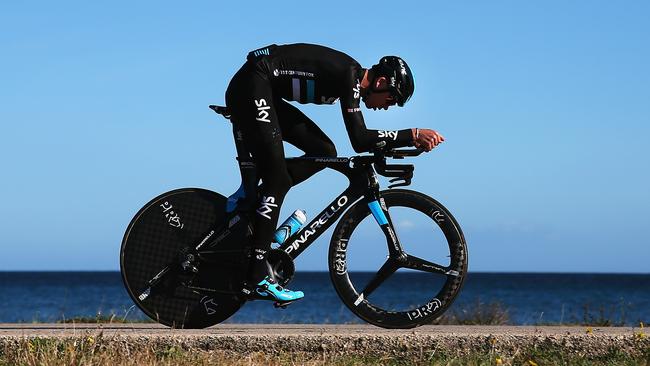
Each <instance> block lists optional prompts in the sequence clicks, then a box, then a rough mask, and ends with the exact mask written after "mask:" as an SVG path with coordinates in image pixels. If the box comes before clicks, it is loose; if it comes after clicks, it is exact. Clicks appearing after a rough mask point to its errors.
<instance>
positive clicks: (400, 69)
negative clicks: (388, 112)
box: [372, 56, 415, 107]
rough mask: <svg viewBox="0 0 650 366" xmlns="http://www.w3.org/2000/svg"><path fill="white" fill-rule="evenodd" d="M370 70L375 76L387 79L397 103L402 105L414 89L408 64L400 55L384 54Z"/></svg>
mask: <svg viewBox="0 0 650 366" xmlns="http://www.w3.org/2000/svg"><path fill="white" fill-rule="evenodd" d="M372 71H373V73H374V77H375V78H378V77H380V76H383V77H385V78H386V79H388V89H389V91H390V93H391V95H392V96H393V97H394V98H395V100H396V101H397V105H399V106H400V107H403V106H404V103H406V102H407V101H408V100H409V99H410V98H411V95H413V90H415V81H414V80H413V74H412V73H411V69H410V68H409V65H407V64H406V62H405V61H404V60H402V59H401V58H400V57H397V56H384V57H382V58H381V60H379V63H378V64H377V65H374V66H373V67H372ZM373 88H374V85H373Z"/></svg>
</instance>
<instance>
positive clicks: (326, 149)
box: [274, 98, 336, 185]
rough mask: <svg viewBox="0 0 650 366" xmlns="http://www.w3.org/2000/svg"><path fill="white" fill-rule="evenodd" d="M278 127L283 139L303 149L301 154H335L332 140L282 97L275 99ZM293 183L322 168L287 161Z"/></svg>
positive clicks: (332, 155)
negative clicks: (278, 119) (278, 120)
mask: <svg viewBox="0 0 650 366" xmlns="http://www.w3.org/2000/svg"><path fill="white" fill-rule="evenodd" d="M274 104H275V106H276V108H277V115H278V117H279V118H280V127H281V128H282V136H283V139H284V140H285V141H287V142H288V143H290V144H292V145H293V146H295V147H297V148H299V149H300V150H302V151H304V152H305V154H304V155H303V156H330V157H335V156H336V147H335V146H334V143H333V142H332V140H330V138H329V137H327V135H326V134H325V133H324V132H323V131H322V130H321V129H320V128H319V127H318V126H317V125H316V123H314V121H312V120H311V119H309V117H307V116H306V115H305V114H304V113H302V112H301V111H300V110H299V109H298V108H296V107H294V106H292V105H291V104H289V103H288V102H285V101H284V100H282V99H279V98H278V100H276V101H275V103H274ZM287 168H288V170H289V175H291V179H292V181H293V185H296V184H298V183H300V182H303V181H304V180H306V179H307V178H309V177H311V176H312V175H314V174H316V173H317V172H319V171H321V170H322V168H319V167H314V166H307V165H305V164H297V163H296V164H294V163H293V162H292V161H288V162H287Z"/></svg>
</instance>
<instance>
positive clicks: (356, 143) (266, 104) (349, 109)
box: [226, 43, 412, 281]
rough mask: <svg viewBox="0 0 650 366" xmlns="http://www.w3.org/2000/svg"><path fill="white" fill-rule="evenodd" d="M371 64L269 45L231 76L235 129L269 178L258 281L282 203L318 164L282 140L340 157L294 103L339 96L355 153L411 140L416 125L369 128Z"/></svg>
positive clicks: (259, 234)
mask: <svg viewBox="0 0 650 366" xmlns="http://www.w3.org/2000/svg"><path fill="white" fill-rule="evenodd" d="M364 72H365V70H364V69H363V68H362V67H361V65H359V63H358V62H356V61H355V60H354V59H353V58H351V57H350V56H348V55H346V54H344V53H342V52H339V51H336V50H333V49H331V48H327V47H323V46H318V45H311V44H304V43H299V44H291V45H281V46H277V45H270V46H267V47H264V48H260V49H258V50H255V51H252V52H250V53H249V54H248V57H247V61H246V63H245V64H244V65H243V66H242V67H241V69H240V70H239V71H238V72H237V73H236V74H235V76H234V77H233V78H232V80H231V81H230V84H229V85H228V89H227V91H226V104H227V105H228V107H229V109H230V112H231V114H232V117H231V120H232V121H233V125H234V126H235V128H237V129H239V130H241V131H242V132H243V139H244V142H245V145H246V147H247V148H248V149H249V150H250V152H251V155H252V157H253V159H254V161H255V165H256V167H257V171H258V175H259V177H260V178H261V179H262V187H261V196H262V202H260V206H259V208H258V209H257V214H258V215H256V218H255V222H254V227H255V233H254V236H253V247H254V248H255V249H256V251H257V252H258V253H261V254H262V256H257V259H259V260H260V261H258V262H259V263H257V264H255V265H254V266H253V267H254V268H253V269H252V273H251V280H256V281H259V280H261V279H262V278H263V277H264V275H265V268H266V267H265V266H263V265H262V264H261V262H262V261H261V259H262V257H263V254H264V253H265V251H266V250H268V249H269V248H270V243H271V236H272V234H273V231H274V230H275V227H276V226H277V222H278V215H279V213H280V207H281V205H282V202H283V200H284V196H285V195H286V193H287V191H288V190H289V188H291V186H293V185H296V184H298V183H300V182H302V181H304V180H305V179H307V178H309V177H310V176H312V175H313V174H314V173H316V172H317V171H318V169H313V168H306V167H304V166H298V165H292V164H291V163H287V162H286V161H285V156H284V148H283V146H282V141H283V140H284V141H287V142H289V143H290V144H292V145H294V146H296V147H297V148H299V149H300V150H302V151H304V152H305V156H332V157H333V156H336V148H335V147H334V144H333V143H332V141H331V140H330V139H329V138H328V137H327V135H325V133H323V131H322V130H321V129H320V128H319V127H318V126H317V125H316V124H315V123H314V122H313V121H312V120H310V119H309V118H308V117H307V116H305V115H304V114H303V113H302V112H300V111H299V110H298V109H297V108H296V107H294V106H293V105H291V104H289V103H288V102H287V101H296V102H299V103H301V104H305V103H314V104H333V103H335V102H336V100H337V99H340V101H341V102H340V103H341V111H342V113H343V120H344V122H345V127H346V130H347V132H348V135H349V137H350V141H351V143H352V147H353V148H354V150H355V151H356V152H364V151H369V150H371V149H372V148H373V147H375V145H376V144H377V143H378V142H380V141H385V142H386V143H387V146H388V147H402V146H410V145H412V137H411V130H409V129H405V130H399V131H378V130H369V129H367V128H366V125H365V123H364V121H363V115H362V114H361V109H360V106H359V102H360V89H361V88H360V80H361V79H362V77H363V74H364Z"/></svg>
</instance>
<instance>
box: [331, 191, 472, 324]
mask: <svg viewBox="0 0 650 366" xmlns="http://www.w3.org/2000/svg"><path fill="white" fill-rule="evenodd" d="M380 197H381V198H380V202H379V203H380V205H381V207H382V208H383V209H384V210H387V211H388V217H389V221H390V222H391V223H392V228H393V229H392V230H388V233H389V234H392V235H395V237H396V238H397V240H398V242H399V245H398V246H401V248H399V250H395V249H394V247H395V244H393V240H392V239H391V238H390V237H388V236H387V235H386V234H385V232H384V231H382V229H381V228H380V226H379V225H378V224H377V222H376V221H375V219H374V218H373V215H372V214H371V210H370V208H369V206H368V202H367V200H360V201H359V202H357V203H356V204H355V205H354V206H352V207H351V208H350V209H349V210H348V211H347V212H346V213H345V214H344V215H343V217H342V218H341V220H340V221H339V223H338V225H337V227H336V229H335V230H334V234H333V235H332V240H331V242H330V248H329V261H328V263H329V270H330V277H331V279H332V283H333V284H334V288H335V289H336V292H337V293H338V295H339V297H340V298H341V300H342V301H343V303H345V305H346V306H347V307H348V308H349V309H350V310H351V311H352V312H353V313H354V314H356V315H357V316H358V317H360V318H361V319H363V320H365V321H366V322H368V323H371V324H374V325H376V326H379V327H383V328H402V329H404V328H413V327H417V326H420V325H424V324H429V323H431V322H432V321H434V320H435V319H436V318H438V317H439V316H440V315H442V313H444V311H445V310H446V309H447V308H448V307H449V306H450V305H451V303H452V302H453V301H454V299H455V298H456V296H457V295H458V293H459V291H460V289H461V287H462V284H463V281H464V279H465V275H466V273H467V245H466V243H465V238H464V236H463V233H462V231H461V229H460V226H459V225H458V223H457V222H456V220H455V219H454V217H453V216H452V215H451V213H449V211H447V209H446V208H445V207H444V206H442V205H441V204H440V203H439V202H437V201H436V200H434V199H433V198H431V197H429V196H426V195H424V194H421V193H418V192H415V191H410V190H404V189H392V190H388V191H382V192H380ZM389 245H390V246H393V248H390V249H389V248H388V246H389ZM389 253H393V254H389ZM396 253H399V255H397V254H396Z"/></svg>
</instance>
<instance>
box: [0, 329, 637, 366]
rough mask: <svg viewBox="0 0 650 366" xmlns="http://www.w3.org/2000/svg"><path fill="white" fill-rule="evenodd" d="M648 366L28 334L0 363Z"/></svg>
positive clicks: (536, 354)
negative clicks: (189, 345)
mask: <svg viewBox="0 0 650 366" xmlns="http://www.w3.org/2000/svg"><path fill="white" fill-rule="evenodd" d="M369 364H371V365H433V366H438V365H448V366H454V365H458V366H461V365H462V366H465V365H477V366H478V365H527V366H538V365H568V366H582V365H585V366H586V365H603V366H604V365H612V366H613V365H617V366H618V365H622V366H626V365H649V364H650V348H648V349H646V350H645V351H644V352H642V353H641V354H639V355H635V356H632V355H628V354H625V353H622V352H619V351H615V350H612V351H611V352H610V353H608V354H605V355H600V356H597V357H588V356H585V355H571V354H570V352H563V351H562V350H557V349H556V350H539V349H537V350H535V349H531V350H527V349H522V350H519V351H517V352H515V354H514V355H513V356H502V355H499V354H498V353H495V352H486V353H480V354H478V353H477V354H473V355H468V356H454V355H445V354H440V353H435V352H430V353H422V354H418V355H411V356H381V355H348V354H343V355H341V354H328V353H294V352H285V353H279V354H264V353H260V352H257V353H251V354H240V353H234V352H225V351H205V350H195V349H193V350H185V349H182V348H180V347H177V346H169V345H164V344H155V343H152V344H149V345H148V346H146V347H139V348H137V349H136V348H134V347H133V345H130V344H128V342H120V341H115V340H111V339H110V338H106V339H104V338H102V336H101V335H99V336H95V337H93V336H82V337H75V338H67V339H56V338H30V339H21V340H17V341H14V342H8V341H4V342H3V344H2V346H1V347H0V366H5V365H7V366H8V365H30V366H31V365H53V366H55V365H107V366H108V365H111V366H112V365H138V366H140V365H181V366H182V365H188V366H189V365H369Z"/></svg>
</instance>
